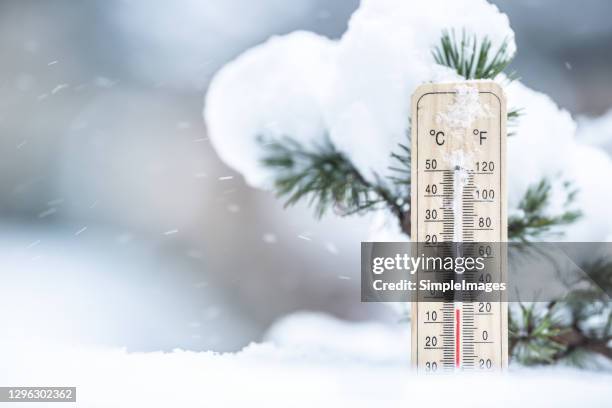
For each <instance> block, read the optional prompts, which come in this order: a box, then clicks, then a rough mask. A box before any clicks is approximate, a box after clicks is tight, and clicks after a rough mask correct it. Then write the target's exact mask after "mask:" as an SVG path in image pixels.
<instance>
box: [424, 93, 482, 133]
mask: <svg viewBox="0 0 612 408" xmlns="http://www.w3.org/2000/svg"><path fill="white" fill-rule="evenodd" d="M453 99H454V101H453V102H452V103H451V104H449V105H448V107H447V108H446V111H443V112H439V113H438V115H437V116H436V123H437V124H438V125H442V126H444V127H447V128H450V129H451V131H455V130H457V132H455V133H457V134H460V135H463V134H465V129H467V128H468V127H470V126H471V125H472V123H473V122H474V121H475V120H477V119H483V118H487V117H490V116H491V111H490V109H489V107H488V106H487V105H486V104H485V105H483V104H481V103H480V94H479V93H478V88H476V87H475V86H470V85H459V86H457V89H456V94H455V96H454V98H453ZM459 130H461V131H462V132H458V131H459Z"/></svg>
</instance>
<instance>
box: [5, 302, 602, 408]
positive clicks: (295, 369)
mask: <svg viewBox="0 0 612 408" xmlns="http://www.w3.org/2000/svg"><path fill="white" fill-rule="evenodd" d="M408 332H409V326H408V325H405V324H397V325H395V326H384V325H383V324H381V323H371V322H366V323H359V324H349V323H346V322H342V321H339V320H337V319H335V318H332V317H329V316H325V315H321V314H313V313H299V314H296V315H293V316H290V317H288V318H286V319H284V320H282V321H280V322H278V323H277V324H276V325H275V326H274V327H272V329H271V330H270V332H269V334H268V340H267V341H266V342H265V343H258V344H255V343H254V344H251V345H249V346H247V347H246V348H244V349H243V350H242V351H240V352H237V353H225V354H219V353H214V352H211V351H208V352H192V351H185V350H175V351H173V352H169V353H162V352H150V353H131V352H127V351H126V350H124V349H91V348H90V349H84V348H81V349H48V348H44V347H43V348H41V347H32V346H33V345H32V344H29V345H25V344H19V345H16V346H14V347H12V348H10V349H9V348H6V347H2V348H1V349H0V358H1V359H2V362H3V367H4V369H3V370H1V371H0V382H1V383H2V384H3V385H40V384H53V385H65V386H76V387H77V403H78V405H79V406H80V407H108V406H112V407H137V406H146V407H150V408H155V407H167V406H177V407H184V408H189V407H201V406H223V407H234V406H236V407H238V406H247V405H248V406H252V405H256V406H259V405H264V404H265V405H266V406H270V407H276V406H278V407H286V406H292V407H312V406H349V404H350V406H357V407H361V406H364V407H365V406H372V405H373V404H374V403H384V404H393V405H400V404H401V405H403V406H444V405H452V406H455V407H463V406H465V407H490V406H491V405H495V406H497V407H501V408H503V407H516V406H524V405H525V404H527V405H529V406H538V407H575V406H589V407H607V406H609V405H610V402H611V401H612V389H610V386H609V385H610V381H612V376H611V375H610V374H607V373H594V372H588V371H577V370H572V369H556V370H554V371H552V370H549V369H516V368H514V369H511V370H510V372H508V373H507V374H504V375H501V374H500V375H486V376H477V377H474V376H473V375H465V374H464V375H457V374H455V375H449V376H432V377H429V376H424V375H419V376H417V375H416V374H415V373H414V372H412V371H411V370H410V368H409V364H408V362H407V356H408V350H409V348H410V342H409V336H407V333H408ZM476 380H477V381H476ZM475 384H477V385H475ZM517 390H520V392H516V391H517ZM57 406H58V407H61V406H64V404H57ZM65 406H72V405H68V404H65Z"/></svg>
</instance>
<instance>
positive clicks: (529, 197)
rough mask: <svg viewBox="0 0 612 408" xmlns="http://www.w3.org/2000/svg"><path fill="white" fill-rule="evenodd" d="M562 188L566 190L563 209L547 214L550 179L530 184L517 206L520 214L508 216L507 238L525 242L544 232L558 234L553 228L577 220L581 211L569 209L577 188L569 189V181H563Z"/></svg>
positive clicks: (550, 187)
mask: <svg viewBox="0 0 612 408" xmlns="http://www.w3.org/2000/svg"><path fill="white" fill-rule="evenodd" d="M564 188H565V190H566V192H567V197H566V202H565V205H564V208H565V211H564V212H563V213H561V214H559V215H548V214H546V208H547V207H548V205H549V204H550V195H551V189H552V186H551V184H550V181H548V180H547V179H542V180H541V181H540V182H539V183H538V184H536V185H532V186H530V187H529V188H528V189H527V192H526V193H525V196H524V197H523V199H522V200H521V202H520V203H519V206H518V209H519V211H520V212H521V214H519V215H513V216H510V217H509V218H508V237H509V239H511V240H516V241H523V242H527V241H530V240H533V239H535V238H539V237H541V236H542V235H544V234H546V233H553V232H554V233H556V234H557V235H560V234H561V232H560V231H558V230H557V231H554V230H555V229H557V228H558V227H561V226H564V225H568V224H571V223H573V222H575V221H576V220H578V219H579V218H580V217H581V216H582V213H581V212H580V211H578V210H574V209H570V207H571V205H572V203H573V202H574V199H575V196H576V194H577V190H571V184H569V183H565V184H564Z"/></svg>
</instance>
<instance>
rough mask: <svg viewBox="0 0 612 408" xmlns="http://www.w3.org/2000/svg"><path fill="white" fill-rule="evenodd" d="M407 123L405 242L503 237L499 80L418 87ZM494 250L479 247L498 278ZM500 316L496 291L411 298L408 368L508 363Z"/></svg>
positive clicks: (501, 302) (499, 257)
mask: <svg viewBox="0 0 612 408" xmlns="http://www.w3.org/2000/svg"><path fill="white" fill-rule="evenodd" d="M411 128H412V130H411V132H412V133H411V137H412V192H411V196H412V198H411V200H412V201H411V220H412V227H411V228H412V231H411V236H412V241H413V242H415V243H417V242H418V243H419V244H418V245H428V244H429V243H440V242H465V243H469V242H474V243H494V242H495V243H497V242H506V241H507V215H506V213H507V203H506V201H507V197H506V101H505V96H504V94H503V91H502V89H501V88H500V87H499V85H497V84H496V83H494V82H465V83H447V84H426V85H422V86H420V87H419V88H418V89H417V90H416V92H415V93H414V95H413V97H412V122H411ZM500 248H501V247H496V249H497V250H496V251H494V253H491V251H490V249H486V251H487V252H488V255H489V256H490V257H491V258H492V260H491V261H492V262H499V263H498V264H497V265H498V266H499V269H498V273H499V274H500V279H502V280H505V278H506V276H505V275H506V266H505V265H506V261H507V260H506V256H505V252H504V251H503V250H501V249H500ZM479 250H480V252H481V253H482V252H483V248H479ZM419 273H424V272H419ZM421 278H423V277H422V276H419V279H421ZM432 296H436V295H435V293H434V294H433V295H432ZM439 296H440V297H439V298H438V299H444V297H443V296H442V295H439ZM507 315H508V309H507V303H506V298H505V297H503V295H500V297H499V299H498V300H497V301H493V302H464V301H456V300H452V301H449V300H445V301H431V302H430V301H427V300H425V301H419V302H414V303H412V362H413V365H415V366H416V368H417V370H418V371H419V372H448V371H456V370H465V371H468V370H469V371H480V370H485V371H488V370H499V369H503V368H505V367H507V365H508V328H507V321H508V317H507Z"/></svg>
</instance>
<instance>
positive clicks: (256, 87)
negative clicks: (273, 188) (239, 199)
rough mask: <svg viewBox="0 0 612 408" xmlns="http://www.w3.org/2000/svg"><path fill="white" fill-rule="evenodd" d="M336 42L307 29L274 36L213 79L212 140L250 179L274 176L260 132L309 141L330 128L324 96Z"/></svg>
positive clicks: (265, 182) (259, 183) (261, 182)
mask: <svg viewBox="0 0 612 408" xmlns="http://www.w3.org/2000/svg"><path fill="white" fill-rule="evenodd" d="M334 47H335V45H334V43H333V42H332V41H330V40H328V39H326V38H324V37H321V36H318V35H316V34H312V33H308V32H294V33H292V34H289V35H287V36H284V37H272V38H271V39H270V40H268V41H267V42H266V43H264V44H262V45H260V46H257V47H254V48H252V49H251V50H249V51H247V52H245V53H244V54H242V55H241V56H240V57H239V58H238V59H236V61H234V62H233V63H231V64H229V65H227V66H226V68H224V69H222V70H221V71H220V72H219V73H218V74H217V76H216V77H215V80H214V81H213V82H212V83H211V84H210V87H209V91H208V94H207V96H206V107H207V108H206V110H205V112H204V116H205V120H206V124H207V126H208V133H209V135H210V140H211V142H212V143H213V145H214V146H215V148H216V150H217V153H218V154H219V156H220V157H221V159H222V160H223V161H224V162H226V163H227V164H228V165H229V166H230V167H232V168H234V169H235V170H237V171H238V172H240V173H242V174H243V175H244V176H245V178H246V180H247V182H248V183H249V184H251V185H253V186H256V187H266V186H269V181H270V177H269V174H268V173H267V172H266V170H265V169H264V168H263V167H262V166H261V163H260V161H261V158H262V155H261V146H260V143H259V142H258V137H260V136H265V137H268V138H271V139H273V138H282V137H284V136H291V137H292V138H293V139H295V140H297V141H299V142H302V143H306V144H308V143H311V142H313V141H316V140H319V139H320V138H321V136H322V135H323V133H324V132H325V126H324V123H323V118H322V116H321V106H320V103H321V102H320V101H321V99H322V95H321V93H323V92H325V91H326V90H327V88H326V87H325V86H324V85H325V83H326V82H329V79H328V77H329V71H330V59H331V51H332V50H333V49H334ZM319 86H321V88H319ZM315 90H318V91H319V92H316V91H315Z"/></svg>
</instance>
